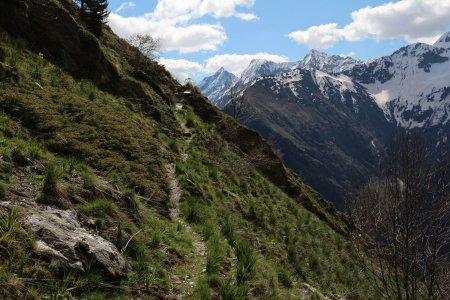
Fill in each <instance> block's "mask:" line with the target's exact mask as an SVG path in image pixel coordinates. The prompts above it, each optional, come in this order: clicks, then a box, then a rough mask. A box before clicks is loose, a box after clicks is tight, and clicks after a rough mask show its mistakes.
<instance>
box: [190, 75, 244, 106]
mask: <svg viewBox="0 0 450 300" xmlns="http://www.w3.org/2000/svg"><path fill="white" fill-rule="evenodd" d="M236 80H237V77H236V76H235V75H234V74H233V73H230V72H228V71H227V70H225V69H224V68H220V69H219V70H218V71H217V72H216V73H214V74H213V75H212V76H210V77H206V78H204V79H203V80H202V81H201V82H200V84H199V88H200V90H201V91H202V93H203V94H204V95H205V96H206V97H208V98H209V99H219V98H220V97H222V96H223V95H224V94H225V93H226V91H228V89H229V88H230V87H231V86H232V85H233V83H234V82H235V81H236ZM213 103H214V102H213ZM214 104H215V103H214Z"/></svg>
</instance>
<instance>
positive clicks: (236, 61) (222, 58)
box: [205, 52, 289, 76]
mask: <svg viewBox="0 0 450 300" xmlns="http://www.w3.org/2000/svg"><path fill="white" fill-rule="evenodd" d="M253 59H265V60H270V61H274V62H287V61H289V59H288V58H287V57H285V56H280V55H276V54H269V53H263V52H262V53H256V54H221V55H215V56H213V57H211V58H209V59H207V60H206V66H205V70H206V71H207V72H208V73H213V72H215V71H217V70H218V69H220V68H221V67H223V68H225V69H226V70H227V71H229V72H231V73H233V74H234V75H236V76H239V75H240V74H241V73H242V71H244V69H245V68H247V66H248V65H249V64H250V62H251V61H252V60H253Z"/></svg>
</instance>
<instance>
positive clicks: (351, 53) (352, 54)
mask: <svg viewBox="0 0 450 300" xmlns="http://www.w3.org/2000/svg"><path fill="white" fill-rule="evenodd" d="M355 54H356V53H355V52H353V51H352V52H349V53H347V54H344V53H341V54H339V56H340V57H353V56H355Z"/></svg>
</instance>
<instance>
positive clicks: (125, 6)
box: [115, 2, 136, 13]
mask: <svg viewBox="0 0 450 300" xmlns="http://www.w3.org/2000/svg"><path fill="white" fill-rule="evenodd" d="M135 6H136V3H134V2H123V3H122V4H120V6H119V7H118V8H117V9H116V10H115V12H116V13H118V12H120V11H122V10H126V9H129V8H132V7H135Z"/></svg>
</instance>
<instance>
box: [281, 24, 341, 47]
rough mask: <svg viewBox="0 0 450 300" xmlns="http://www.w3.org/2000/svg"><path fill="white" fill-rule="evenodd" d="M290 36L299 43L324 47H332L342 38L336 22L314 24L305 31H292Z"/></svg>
mask: <svg viewBox="0 0 450 300" xmlns="http://www.w3.org/2000/svg"><path fill="white" fill-rule="evenodd" d="M288 36H289V38H290V39H293V40H294V41H295V42H297V43H298V44H303V45H308V46H309V47H312V48H322V49H326V48H330V47H331V46H333V45H334V44H335V43H336V42H337V41H339V40H340V39H341V38H342V37H341V33H340V30H339V29H337V24H336V23H332V24H324V25H319V26H312V27H310V28H308V29H307V30H305V31H295V32H291V33H290V34H289V35H288Z"/></svg>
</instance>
